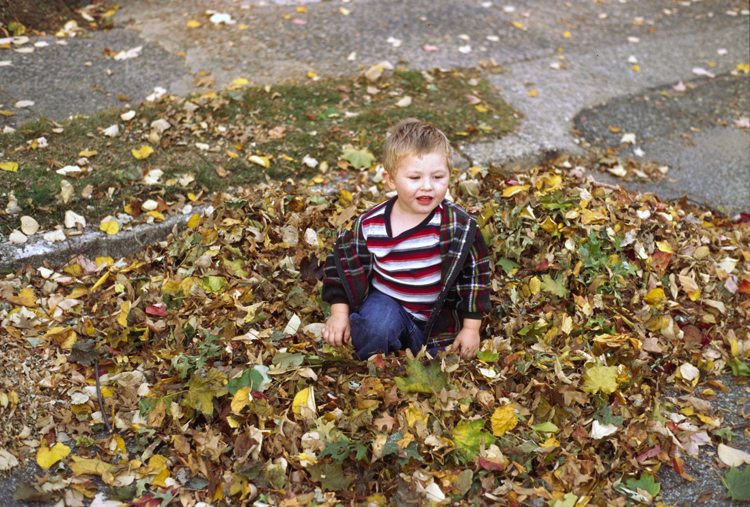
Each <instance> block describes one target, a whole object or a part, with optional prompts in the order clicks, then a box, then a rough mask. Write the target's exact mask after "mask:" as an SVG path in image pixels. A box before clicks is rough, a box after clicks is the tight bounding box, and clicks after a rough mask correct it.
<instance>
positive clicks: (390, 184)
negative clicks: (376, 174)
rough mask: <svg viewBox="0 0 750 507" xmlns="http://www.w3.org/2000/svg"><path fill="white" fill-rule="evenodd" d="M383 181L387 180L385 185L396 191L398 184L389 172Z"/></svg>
mask: <svg viewBox="0 0 750 507" xmlns="http://www.w3.org/2000/svg"><path fill="white" fill-rule="evenodd" d="M383 179H384V180H385V184H386V185H387V186H388V188H390V189H391V190H396V182H395V181H393V178H391V175H390V174H388V173H387V172H384V173H383Z"/></svg>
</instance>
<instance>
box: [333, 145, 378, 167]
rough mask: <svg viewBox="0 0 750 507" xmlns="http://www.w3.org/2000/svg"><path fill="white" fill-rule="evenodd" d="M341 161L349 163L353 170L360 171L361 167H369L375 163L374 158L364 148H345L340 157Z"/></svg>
mask: <svg viewBox="0 0 750 507" xmlns="http://www.w3.org/2000/svg"><path fill="white" fill-rule="evenodd" d="M341 159H342V160H346V161H347V162H349V163H350V164H351V165H352V166H354V168H355V169H360V168H362V167H370V166H371V165H372V163H373V162H374V161H375V156H374V155H373V154H372V153H370V152H369V151H368V150H367V149H366V148H363V149H361V150H355V149H354V148H346V149H345V150H344V154H343V155H341Z"/></svg>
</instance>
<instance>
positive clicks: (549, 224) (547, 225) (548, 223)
mask: <svg viewBox="0 0 750 507" xmlns="http://www.w3.org/2000/svg"><path fill="white" fill-rule="evenodd" d="M542 229H544V230H545V231H547V234H552V233H554V232H555V231H556V230H557V224H556V223H555V221H554V220H552V219H551V218H550V217H547V218H545V219H544V222H543V223H542Z"/></svg>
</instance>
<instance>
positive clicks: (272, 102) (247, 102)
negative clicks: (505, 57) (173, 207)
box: [0, 69, 517, 235]
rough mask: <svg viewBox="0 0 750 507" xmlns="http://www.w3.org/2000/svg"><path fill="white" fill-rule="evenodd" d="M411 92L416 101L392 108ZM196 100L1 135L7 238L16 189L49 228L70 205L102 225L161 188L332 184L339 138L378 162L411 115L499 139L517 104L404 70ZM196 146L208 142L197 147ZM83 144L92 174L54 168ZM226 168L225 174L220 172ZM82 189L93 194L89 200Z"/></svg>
mask: <svg viewBox="0 0 750 507" xmlns="http://www.w3.org/2000/svg"><path fill="white" fill-rule="evenodd" d="M470 82H471V83H470ZM375 92H376V93H375ZM468 94H472V95H474V96H476V97H478V98H479V99H481V102H480V103H479V104H478V105H477V107H475V106H474V105H471V104H469V101H468V100H467V98H466V95H468ZM407 95H408V96H410V97H411V98H412V103H411V105H410V106H408V107H405V108H399V107H396V106H395V104H396V102H397V101H398V100H400V99H401V98H403V97H404V96H407ZM189 100H190V101H191V102H192V103H193V104H194V105H197V106H198V108H197V109H196V110H195V111H194V113H193V114H192V115H191V114H189V113H188V112H187V111H186V109H185V102H184V100H163V101H161V102H158V103H153V104H145V105H142V106H139V107H138V108H137V109H136V113H137V114H136V116H135V118H134V119H133V120H131V121H129V122H127V121H123V120H121V119H120V114H121V113H123V112H124V111H122V110H116V109H112V110H107V111H103V112H100V113H98V114H96V115H93V116H91V117H79V118H75V119H73V120H71V121H69V122H67V123H65V124H64V125H63V126H62V131H60V126H59V125H56V124H54V123H50V122H47V121H44V120H40V121H36V122H32V123H27V124H25V125H23V126H22V127H21V128H19V129H18V130H17V131H16V132H15V133H13V134H6V135H0V152H2V153H4V157H3V158H0V162H2V161H13V162H16V163H18V164H19V170H18V171H17V172H6V171H0V196H2V194H6V196H5V197H3V201H0V202H1V203H2V206H0V234H3V235H8V234H9V233H10V232H11V231H12V230H13V229H16V228H18V227H19V223H20V222H19V216H18V215H17V216H9V215H7V214H5V213H3V212H2V210H3V209H4V208H5V206H6V205H7V194H8V193H9V192H10V191H13V192H14V193H15V196H16V198H17V200H18V203H19V206H20V207H21V208H22V210H23V212H22V214H24V215H30V216H32V217H34V218H35V219H36V220H37V221H38V222H39V223H40V224H41V225H42V227H43V228H45V229H48V228H50V227H53V226H54V225H56V224H60V223H62V217H64V214H65V210H67V209H70V210H72V211H75V212H76V213H78V214H81V215H83V216H84V217H86V219H87V220H88V222H89V223H91V224H96V223H98V220H100V219H101V218H103V217H104V216H107V215H116V214H117V213H122V212H124V209H125V206H126V205H128V204H131V203H136V204H137V203H142V202H143V201H145V200H147V199H150V198H155V197H157V196H158V197H161V198H162V199H164V200H165V201H167V202H168V203H169V202H172V201H176V200H177V199H180V198H182V199H186V198H187V197H188V195H189V194H193V195H199V194H201V192H203V195H204V196H207V195H210V194H211V193H213V192H217V191H221V190H223V189H226V188H228V187H232V186H240V185H252V184H256V183H258V182H261V181H265V179H266V177H270V178H274V179H286V178H293V179H295V180H305V181H308V182H309V181H310V180H312V179H313V178H314V179H315V182H317V183H321V182H325V180H326V179H328V178H329V177H330V175H331V174H333V173H336V172H337V163H338V162H339V161H340V156H341V154H342V148H343V147H344V146H347V145H348V146H352V147H354V148H356V149H366V150H369V151H370V152H372V153H373V154H374V155H375V157H376V160H379V159H380V156H381V153H382V145H383V141H384V137H385V132H386V130H387V129H388V127H390V126H392V125H394V124H395V123H397V122H398V121H399V120H401V119H403V118H407V117H416V118H420V119H422V120H426V121H429V122H432V123H433V124H435V125H436V126H437V127H438V128H440V129H442V130H443V131H444V132H445V133H446V135H447V136H448V138H449V139H450V141H451V142H452V143H453V144H454V145H456V144H459V143H466V142H474V141H479V140H485V139H492V138H498V137H500V136H502V135H505V134H507V133H508V132H510V131H511V130H512V129H513V128H514V126H515V124H516V121H517V120H516V115H515V112H514V111H513V110H512V109H511V108H510V106H508V105H507V104H506V103H505V102H503V101H502V99H501V98H500V97H499V95H498V93H497V91H496V90H495V89H493V88H492V86H491V85H490V84H489V83H488V82H487V81H486V80H484V79H483V76H482V74H481V73H480V71H477V70H463V71H451V72H447V73H442V72H440V71H437V70H435V71H432V72H431V73H429V74H427V73H422V72H418V71H415V70H409V69H398V70H396V71H395V72H394V73H392V74H390V75H388V76H383V77H382V78H381V79H380V80H378V81H377V82H375V83H371V82H368V81H366V80H365V79H364V78H358V79H341V80H335V81H331V80H321V81H314V82H312V81H311V82H308V83H302V84H298V83H288V84H281V85H278V86H273V87H250V88H244V89H235V90H229V91H226V92H224V93H212V92H208V93H204V94H201V95H195V96H192V97H190V98H189ZM347 113H349V114H347ZM160 118H164V119H166V120H168V121H169V122H170V124H171V127H170V128H169V129H168V130H166V131H165V132H164V133H163V134H162V136H161V139H160V140H158V141H156V142H151V141H150V140H149V134H150V131H151V123H152V122H153V121H155V120H157V119H160ZM114 124H117V125H119V127H120V135H119V136H117V137H116V138H111V137H106V136H104V135H103V133H102V131H103V130H104V129H106V128H107V127H109V126H110V125H114ZM282 130H283V132H282ZM280 132H281V135H279V133H280ZM274 134H276V136H275V137H274ZM40 137H45V138H46V139H47V141H48V144H49V145H48V146H47V147H45V148H37V149H34V148H32V147H31V146H30V144H29V143H30V142H33V141H34V140H35V139H38V138H40ZM152 141H153V140H152ZM196 143H204V144H207V145H209V146H210V147H211V150H210V151H203V150H199V149H198V148H197V147H196ZM147 145H148V146H151V147H152V148H153V149H154V152H153V153H152V154H151V155H150V156H149V157H148V158H146V159H144V160H138V159H136V158H135V157H134V156H133V154H132V153H131V150H132V149H139V148H141V147H142V146H147ZM83 151H96V152H97V154H96V155H94V156H90V157H88V158H89V161H90V168H91V170H90V171H89V172H87V173H84V174H80V175H77V176H73V175H68V176H61V175H59V174H57V173H56V172H55V171H56V170H58V169H59V168H61V167H63V166H66V165H74V164H76V161H77V160H78V159H79V158H80V153H81V152H83ZM253 155H257V156H260V157H267V158H268V159H269V160H270V161H271V162H270V167H269V168H267V169H266V168H263V167H261V166H259V165H257V164H255V163H253V162H252V161H250V160H249V159H250V157H251V156H253ZM305 156H310V157H313V158H315V159H316V160H318V161H319V162H321V163H323V162H325V163H326V164H327V165H328V167H329V168H330V170H329V171H328V172H326V173H323V172H322V171H321V170H320V166H318V167H316V168H310V167H308V166H306V165H304V164H303V163H302V160H303V158H304V157H305ZM151 169H160V170H162V171H163V173H164V175H163V176H162V178H161V179H160V181H159V184H156V185H144V184H143V181H142V176H143V174H144V173H146V172H148V171H149V170H151ZM224 172H226V176H225V177H223V178H222V177H219V174H220V173H222V174H223V173H224ZM185 174H191V175H192V177H193V178H194V181H193V182H191V183H189V184H188V185H186V186H185V185H182V184H180V183H178V182H177V180H178V179H179V178H180V177H181V176H183V175H185ZM63 179H65V180H67V181H68V182H70V183H71V184H72V185H73V187H74V189H75V193H74V197H73V198H72V200H71V201H70V202H69V203H67V204H63V203H62V201H61V200H60V198H59V194H60V184H61V182H62V180H63ZM85 189H89V192H88V194H90V197H89V198H85V197H83V196H82V193H83V192H84V190H85ZM110 195H111V198H110Z"/></svg>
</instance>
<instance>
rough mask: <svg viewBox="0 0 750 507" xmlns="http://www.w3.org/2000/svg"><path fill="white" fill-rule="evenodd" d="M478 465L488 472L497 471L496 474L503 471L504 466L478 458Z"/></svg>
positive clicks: (500, 463) (491, 460) (498, 462)
mask: <svg viewBox="0 0 750 507" xmlns="http://www.w3.org/2000/svg"><path fill="white" fill-rule="evenodd" d="M479 465H480V466H481V467H482V468H484V469H485V470H489V471H490V472H492V471H494V470H497V471H498V472H500V471H502V470H505V465H503V464H502V462H500V461H495V460H493V459H486V458H479Z"/></svg>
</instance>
